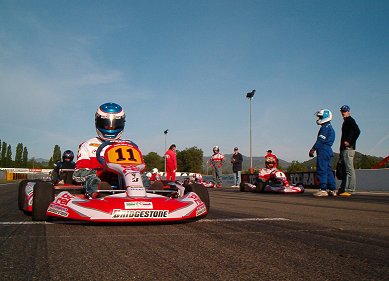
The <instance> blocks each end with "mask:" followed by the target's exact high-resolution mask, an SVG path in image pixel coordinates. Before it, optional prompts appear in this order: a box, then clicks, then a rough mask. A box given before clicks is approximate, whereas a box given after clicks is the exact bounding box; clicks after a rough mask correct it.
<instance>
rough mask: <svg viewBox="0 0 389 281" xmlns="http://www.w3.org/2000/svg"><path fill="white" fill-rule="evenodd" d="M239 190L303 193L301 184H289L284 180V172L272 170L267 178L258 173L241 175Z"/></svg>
mask: <svg viewBox="0 0 389 281" xmlns="http://www.w3.org/2000/svg"><path fill="white" fill-rule="evenodd" d="M239 189H240V191H241V192H245V191H251V192H267V193H303V192H304V191H305V189H304V187H303V186H302V185H291V184H289V183H288V181H287V180H286V176H285V174H284V173H283V172H282V171H280V170H277V171H274V172H272V173H271V174H270V175H269V177H268V179H267V180H264V179H263V178H262V177H260V176H258V175H242V182H241V184H240V186H239Z"/></svg>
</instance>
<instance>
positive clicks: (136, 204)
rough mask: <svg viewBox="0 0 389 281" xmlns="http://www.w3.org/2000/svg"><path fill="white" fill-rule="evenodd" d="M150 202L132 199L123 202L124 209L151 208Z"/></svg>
mask: <svg viewBox="0 0 389 281" xmlns="http://www.w3.org/2000/svg"><path fill="white" fill-rule="evenodd" d="M152 208H153V203H152V202H144V201H132V202H124V209H126V210H128V209H152Z"/></svg>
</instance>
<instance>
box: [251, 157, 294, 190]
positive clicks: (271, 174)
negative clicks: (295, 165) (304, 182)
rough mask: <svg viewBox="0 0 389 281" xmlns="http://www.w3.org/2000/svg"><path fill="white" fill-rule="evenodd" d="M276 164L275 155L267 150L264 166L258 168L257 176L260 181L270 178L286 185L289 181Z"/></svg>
mask: <svg viewBox="0 0 389 281" xmlns="http://www.w3.org/2000/svg"><path fill="white" fill-rule="evenodd" d="M277 165H278V158H277V156H276V155H275V154H273V153H272V151H271V150H268V151H267V154H266V156H265V168H262V169H260V170H259V175H258V177H259V179H260V180H261V181H262V182H267V181H269V180H272V181H275V182H278V183H281V184H283V185H284V186H286V187H288V186H289V182H288V180H287V179H286V176H285V174H284V173H283V172H282V171H281V170H279V169H277Z"/></svg>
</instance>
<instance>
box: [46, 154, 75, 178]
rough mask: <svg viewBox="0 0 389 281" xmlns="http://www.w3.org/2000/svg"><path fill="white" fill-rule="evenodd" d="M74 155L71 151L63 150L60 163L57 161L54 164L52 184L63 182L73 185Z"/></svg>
mask: <svg viewBox="0 0 389 281" xmlns="http://www.w3.org/2000/svg"><path fill="white" fill-rule="evenodd" d="M73 159H74V153H73V151H71V150H65V151H64V153H63V154H62V162H61V161H59V162H57V163H55V164H54V169H53V171H52V174H51V176H52V182H53V183H54V184H58V183H60V182H63V183H64V184H72V183H73V172H74V168H75V166H76V163H74V161H73Z"/></svg>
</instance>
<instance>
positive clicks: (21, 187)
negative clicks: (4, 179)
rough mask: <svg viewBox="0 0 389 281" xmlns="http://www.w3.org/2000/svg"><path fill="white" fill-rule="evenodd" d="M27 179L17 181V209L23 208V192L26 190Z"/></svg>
mask: <svg viewBox="0 0 389 281" xmlns="http://www.w3.org/2000/svg"><path fill="white" fill-rule="evenodd" d="M27 183H28V180H22V181H21V182H20V183H19V189H18V208H19V210H23V207H24V200H25V199H24V198H25V192H26V186H27Z"/></svg>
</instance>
